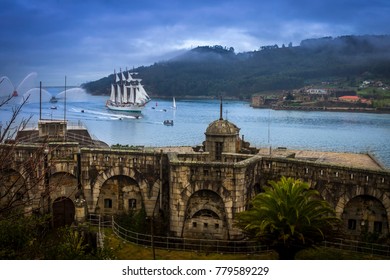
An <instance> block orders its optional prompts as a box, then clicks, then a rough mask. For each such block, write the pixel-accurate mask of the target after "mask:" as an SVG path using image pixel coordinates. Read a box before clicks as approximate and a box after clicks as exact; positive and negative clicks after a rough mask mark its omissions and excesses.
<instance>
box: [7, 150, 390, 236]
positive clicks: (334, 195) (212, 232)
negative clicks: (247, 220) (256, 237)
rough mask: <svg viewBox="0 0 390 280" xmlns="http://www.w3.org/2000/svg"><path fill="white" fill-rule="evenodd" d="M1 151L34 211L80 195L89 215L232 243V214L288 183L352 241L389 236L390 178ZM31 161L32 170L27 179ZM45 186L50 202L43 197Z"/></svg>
mask: <svg viewBox="0 0 390 280" xmlns="http://www.w3.org/2000/svg"><path fill="white" fill-rule="evenodd" d="M2 148H4V149H5V150H7V149H8V150H9V154H10V156H9V158H10V159H11V160H10V164H9V168H7V170H2V174H1V176H3V178H5V177H4V176H5V175H7V174H11V175H9V178H10V179H12V178H14V179H15V178H19V177H20V178H21V182H23V184H26V187H29V186H32V185H33V184H36V185H37V188H34V190H31V191H30V193H31V197H33V198H34V199H32V200H31V203H30V204H29V206H28V207H30V208H31V209H34V208H40V207H42V203H43V204H45V203H49V202H50V201H54V200H56V199H57V198H59V197H66V198H68V199H70V200H72V201H73V203H75V201H76V199H77V198H79V197H80V196H81V195H82V197H83V198H85V200H86V202H87V209H88V211H89V213H96V214H102V215H112V214H117V213H126V212H127V211H129V210H130V209H135V210H137V209H141V208H142V207H145V210H146V213H147V215H148V216H152V215H154V216H155V217H165V223H164V224H166V225H167V228H166V230H167V232H168V233H169V234H170V235H173V236H178V237H196V238H217V239H237V238H240V237H241V232H240V231H239V230H238V229H237V228H235V226H234V218H235V215H236V213H238V212H241V211H243V210H245V209H246V207H247V206H248V202H249V201H250V200H251V199H252V198H253V197H254V196H255V195H256V194H257V193H259V192H261V190H262V186H264V185H267V184H268V181H269V180H278V179H279V178H280V177H281V176H286V177H293V178H296V179H298V178H299V179H302V180H304V181H306V182H308V183H309V184H310V186H311V187H313V188H315V189H317V190H318V191H319V193H320V195H321V196H322V197H323V198H324V199H326V200H327V201H328V202H329V203H330V204H331V205H332V206H333V207H334V208H335V210H336V213H337V215H338V216H339V217H340V218H342V220H343V223H344V229H345V232H346V233H347V234H348V235H349V236H352V237H353V236H356V237H357V236H360V235H361V234H364V233H365V232H367V231H371V232H378V233H379V234H386V233H388V230H389V229H388V228H389V217H390V172H389V171H374V170H366V169H359V168H349V167H344V166H337V165H330V164H325V163H315V162H312V161H309V160H306V161H304V160H298V159H293V158H276V157H261V156H259V155H253V156H252V155H242V154H234V153H222V155H221V156H222V160H221V161H218V162H216V161H211V160H209V157H208V153H187V154H178V153H173V152H167V153H162V152H158V151H152V150H151V151H147V150H113V149H91V148H80V147H79V146H78V145H77V144H75V143H51V144H50V145H49V146H48V149H47V148H45V149H43V148H42V146H39V145H24V146H17V147H13V149H12V150H11V149H10V148H9V147H8V148H7V146H2ZM4 149H2V151H4ZM31 158H33V159H34V160H33V161H36V163H37V164H36V165H35V167H36V170H34V172H27V165H28V164H29V162H30V163H31V161H29V160H28V159H31ZM45 165H47V168H46V169H45ZM45 170H46V171H47V172H45ZM45 176H48V178H47V179H48V180H45V178H46V177H45ZM4 182H6V181H4ZM47 183H48V185H49V187H50V188H51V189H50V196H51V197H50V200H48V198H47V197H46V196H43V195H42V194H44V193H45V190H46V189H47V186H46V185H45V184H47ZM2 186H3V187H4V183H3V185H2ZM42 198H44V199H42ZM159 214H160V215H159ZM161 214H162V215H161Z"/></svg>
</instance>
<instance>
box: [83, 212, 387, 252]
mask: <svg viewBox="0 0 390 280" xmlns="http://www.w3.org/2000/svg"><path fill="white" fill-rule="evenodd" d="M90 222H91V224H94V225H99V224H100V226H101V227H107V228H108V227H109V228H111V229H112V231H113V232H114V234H115V235H117V236H118V237H119V238H121V239H123V240H126V241H128V242H131V243H134V244H138V245H143V246H149V247H152V246H154V247H155V248H160V249H167V250H180V251H197V252H207V253H230V254H256V253H265V252H269V251H271V249H270V248H269V247H268V246H266V245H259V244H258V243H257V242H254V241H249V240H243V241H234V240H210V239H191V238H180V237H169V236H152V235H148V234H142V233H138V232H133V231H130V230H128V229H125V228H123V227H121V226H120V225H119V224H118V223H116V222H115V220H114V218H113V217H112V218H111V219H106V220H102V219H101V217H100V216H99V215H94V216H91V217H90ZM321 246H322V247H326V248H336V249H340V250H345V251H349V252H357V253H362V254H370V255H378V256H387V257H389V256H390V246H388V245H383V244H377V243H366V242H361V241H356V240H348V239H335V240H332V241H324V242H322V244H321Z"/></svg>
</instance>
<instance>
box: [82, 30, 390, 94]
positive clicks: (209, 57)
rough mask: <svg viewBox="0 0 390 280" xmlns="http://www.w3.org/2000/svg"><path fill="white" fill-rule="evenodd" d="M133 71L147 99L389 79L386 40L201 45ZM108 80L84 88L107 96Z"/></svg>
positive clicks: (327, 39)
mask: <svg viewBox="0 0 390 280" xmlns="http://www.w3.org/2000/svg"><path fill="white" fill-rule="evenodd" d="M134 71H135V72H138V73H139V75H138V77H139V78H141V79H143V83H144V85H145V88H146V90H147V91H148V93H149V94H150V95H151V96H152V97H169V96H175V97H214V96H219V95H221V94H222V95H223V96H225V97H233V98H249V97H250V96H251V95H252V94H255V93H261V92H270V91H280V90H291V89H294V88H300V87H303V86H305V85H307V84H313V83H319V82H323V81H339V82H340V83H343V84H344V85H348V86H353V87H357V86H358V83H360V82H361V81H362V80H366V79H376V80H382V81H384V82H388V81H389V80H390V36H388V35H382V36H376V35H366V36H342V37H337V38H331V37H325V38H320V39H308V40H304V41H302V42H301V44H300V45H299V46H294V47H293V46H291V45H289V46H284V45H283V46H277V45H273V46H262V47H260V48H259V50H257V51H253V52H245V53H235V51H234V49H233V48H232V47H230V48H226V47H222V46H202V47H197V48H194V49H192V50H190V51H188V52H186V53H184V54H183V55H180V56H178V57H175V58H173V59H171V60H168V61H163V62H158V63H155V64H153V65H151V66H148V67H144V66H143V67H139V68H137V69H134ZM113 80H114V76H113V75H110V76H109V77H104V78H102V79H100V80H97V81H93V82H89V83H86V84H84V85H83V87H84V88H85V89H86V90H87V91H88V92H90V93H92V94H100V95H101V94H104V95H108V94H109V89H110V84H111V82H112V81H113Z"/></svg>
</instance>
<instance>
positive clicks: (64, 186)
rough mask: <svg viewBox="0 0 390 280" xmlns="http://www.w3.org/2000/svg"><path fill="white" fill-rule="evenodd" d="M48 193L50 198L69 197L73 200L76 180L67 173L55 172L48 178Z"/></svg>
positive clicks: (76, 186)
mask: <svg viewBox="0 0 390 280" xmlns="http://www.w3.org/2000/svg"><path fill="white" fill-rule="evenodd" d="M49 193H50V196H51V197H54V198H58V197H69V198H70V199H74V198H75V196H76V194H77V193H78V182H77V178H76V177H75V176H74V175H73V174H71V173H68V172H56V173H54V174H51V175H50V177H49Z"/></svg>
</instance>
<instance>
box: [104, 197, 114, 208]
mask: <svg viewBox="0 0 390 280" xmlns="http://www.w3.org/2000/svg"><path fill="white" fill-rule="evenodd" d="M104 208H112V199H110V198H105V199H104Z"/></svg>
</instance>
